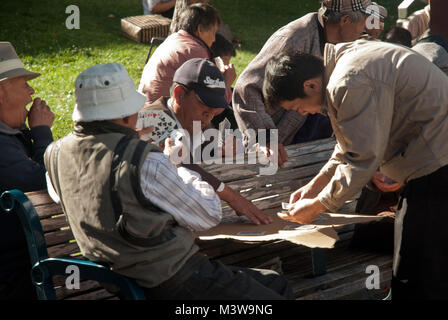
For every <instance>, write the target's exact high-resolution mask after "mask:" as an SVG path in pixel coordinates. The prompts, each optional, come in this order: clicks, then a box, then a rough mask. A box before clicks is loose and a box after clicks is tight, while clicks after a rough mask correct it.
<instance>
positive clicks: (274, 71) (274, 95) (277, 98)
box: [262, 51, 325, 108]
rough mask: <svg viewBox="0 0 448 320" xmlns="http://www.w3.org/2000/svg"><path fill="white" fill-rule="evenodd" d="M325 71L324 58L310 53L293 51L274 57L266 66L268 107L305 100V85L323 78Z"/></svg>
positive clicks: (265, 85)
mask: <svg viewBox="0 0 448 320" xmlns="http://www.w3.org/2000/svg"><path fill="white" fill-rule="evenodd" d="M324 70H325V67H324V62H323V60H322V58H319V57H316V56H313V55H311V54H308V53H303V52H299V51H292V52H286V53H282V54H280V55H278V56H274V57H272V58H271V59H270V60H269V61H268V63H267V65H266V69H265V73H264V82H263V89H262V92H263V97H264V100H265V103H266V106H267V107H268V108H272V106H274V105H278V104H279V103H280V102H281V101H284V100H288V101H290V100H294V99H296V98H305V97H306V94H305V92H304V90H303V83H304V82H305V81H307V80H309V79H312V78H316V77H318V76H320V75H321V76H323V74H324Z"/></svg>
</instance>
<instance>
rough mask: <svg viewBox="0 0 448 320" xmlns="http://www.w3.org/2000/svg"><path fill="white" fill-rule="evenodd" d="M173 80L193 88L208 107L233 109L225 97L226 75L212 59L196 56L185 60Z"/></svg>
mask: <svg viewBox="0 0 448 320" xmlns="http://www.w3.org/2000/svg"><path fill="white" fill-rule="evenodd" d="M173 82H176V83H178V84H181V85H184V86H185V87H187V88H188V89H190V90H193V91H194V92H195V93H196V95H197V96H198V98H199V100H201V102H202V103H203V104H205V105H206V106H207V107H210V108H228V109H231V107H230V106H229V104H228V103H227V101H226V99H225V94H226V83H225V81H224V76H223V75H222V73H221V71H219V69H218V67H217V66H216V65H215V64H214V63H213V62H212V61H210V60H207V59H203V58H194V59H190V60H187V61H185V62H184V64H182V65H181V66H180V67H179V68H178V69H177V70H176V73H175V74H174V77H173Z"/></svg>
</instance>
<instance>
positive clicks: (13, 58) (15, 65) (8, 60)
mask: <svg viewBox="0 0 448 320" xmlns="http://www.w3.org/2000/svg"><path fill="white" fill-rule="evenodd" d="M38 76H40V73H36V72H31V71H28V70H26V69H25V67H24V65H23V62H22V61H21V60H20V59H19V57H18V56H17V53H16V50H15V49H14V47H13V46H12V44H11V43H10V42H0V82H1V81H5V80H8V79H12V78H17V77H26V78H27V80H31V79H34V78H37V77H38Z"/></svg>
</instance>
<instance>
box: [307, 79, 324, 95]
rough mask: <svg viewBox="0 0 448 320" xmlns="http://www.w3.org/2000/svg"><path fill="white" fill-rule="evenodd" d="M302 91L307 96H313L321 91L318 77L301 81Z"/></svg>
mask: <svg viewBox="0 0 448 320" xmlns="http://www.w3.org/2000/svg"><path fill="white" fill-rule="evenodd" d="M303 91H304V92H305V94H306V95H307V96H314V95H316V94H320V93H321V85H320V82H319V79H317V78H313V79H309V80H306V81H305V82H304V83H303Z"/></svg>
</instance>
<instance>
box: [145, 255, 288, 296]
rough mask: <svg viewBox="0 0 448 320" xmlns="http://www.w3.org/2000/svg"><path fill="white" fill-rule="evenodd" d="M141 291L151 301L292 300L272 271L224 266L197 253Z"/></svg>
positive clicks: (285, 282) (281, 278)
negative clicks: (175, 270)
mask: <svg viewBox="0 0 448 320" xmlns="http://www.w3.org/2000/svg"><path fill="white" fill-rule="evenodd" d="M144 291H145V294H146V296H147V297H148V299H151V300H158V299H160V300H164V299H166V300H182V299H183V300H218V299H219V300H283V299H294V295H293V293H292V290H291V288H290V286H289V284H288V282H287V281H286V279H285V278H284V277H283V276H281V275H279V274H278V273H277V272H275V271H272V270H261V269H247V268H239V267H234V266H226V265H224V264H222V263H221V262H219V261H217V260H209V259H208V258H206V257H205V256H202V255H200V254H196V255H194V256H193V257H192V258H191V259H190V261H189V262H187V263H186V264H185V265H184V266H183V267H182V268H181V270H180V271H179V272H177V273H176V274H175V275H174V276H173V277H172V278H171V279H169V280H167V281H165V282H164V283H162V284H161V285H159V286H157V287H155V288H145V289H144Z"/></svg>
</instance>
